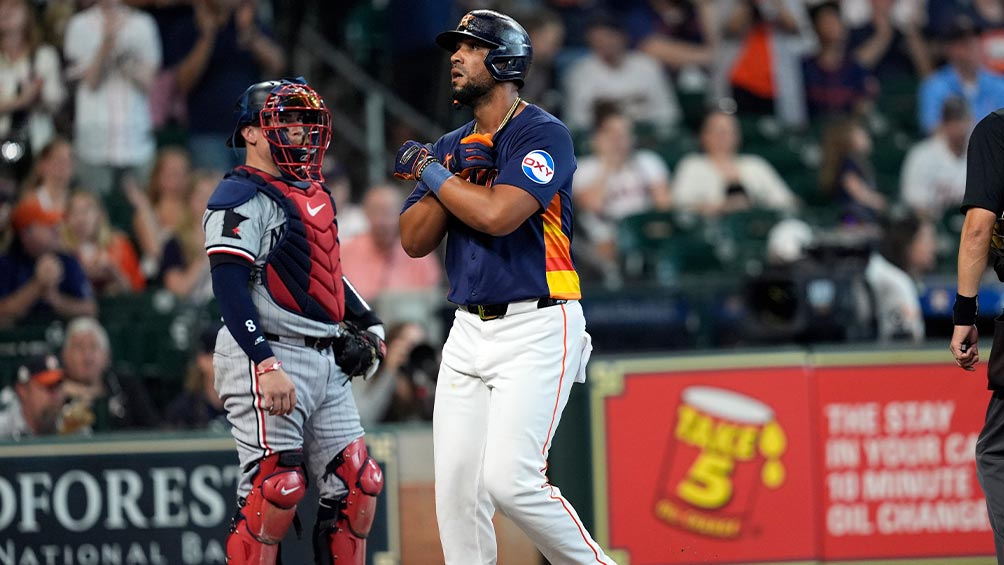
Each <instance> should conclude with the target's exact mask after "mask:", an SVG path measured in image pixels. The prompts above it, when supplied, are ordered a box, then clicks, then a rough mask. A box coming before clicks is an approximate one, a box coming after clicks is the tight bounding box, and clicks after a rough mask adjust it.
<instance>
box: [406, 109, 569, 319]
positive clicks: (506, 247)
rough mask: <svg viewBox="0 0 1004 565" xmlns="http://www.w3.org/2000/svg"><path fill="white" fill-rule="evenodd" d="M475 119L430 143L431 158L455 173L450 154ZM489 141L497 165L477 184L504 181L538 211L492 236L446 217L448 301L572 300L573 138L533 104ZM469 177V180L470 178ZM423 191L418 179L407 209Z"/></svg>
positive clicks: (563, 127) (472, 126) (566, 129)
mask: <svg viewBox="0 0 1004 565" xmlns="http://www.w3.org/2000/svg"><path fill="white" fill-rule="evenodd" d="M473 129H474V121H473V120H472V121H471V122H469V123H467V124H465V125H464V126H463V127H461V128H459V129H457V130H454V131H452V132H450V133H448V134H446V135H444V136H443V137H441V138H439V140H438V141H437V142H436V143H435V144H434V146H433V147H434V150H435V154H436V157H437V158H438V159H439V160H440V161H441V162H442V163H443V165H444V166H446V168H448V169H450V170H451V171H452V172H457V171H456V170H454V169H455V167H454V166H453V163H451V161H452V157H453V153H454V152H455V151H456V149H457V146H458V145H459V143H460V140H461V139H462V138H464V137H465V136H467V135H470V134H471V133H472V131H473ZM493 142H494V150H495V165H496V167H497V168H496V169H495V170H491V171H487V173H482V174H481V175H479V179H478V184H483V185H486V186H489V187H490V186H492V185H495V184H506V185H512V186H516V187H519V188H521V189H523V190H525V191H527V192H528V193H530V194H531V195H532V196H533V197H534V198H535V199H537V202H539V203H540V209H541V211H540V212H539V213H537V214H535V215H533V216H531V217H530V219H529V220H527V221H526V222H524V223H523V224H521V225H520V226H519V227H518V228H516V230H515V231H514V232H512V233H511V234H509V235H506V236H502V237H495V236H491V235H488V234H486V233H482V232H479V231H477V230H475V229H473V228H471V227H469V226H467V225H465V224H464V223H463V222H461V221H459V220H457V219H455V218H451V219H450V221H449V224H448V225H447V240H446V272H447V275H448V276H449V280H450V291H449V294H448V296H447V298H448V300H450V301H451V302H453V303H454V304H501V303H505V302H514V301H517V300H525V299H530V298H541V297H551V298H559V299H567V300H577V299H579V298H580V297H581V291H580V287H579V275H578V273H576V271H575V265H574V263H573V262H572V253H571V240H572V173H574V172H575V166H576V165H575V152H574V150H573V147H572V137H571V135H570V134H569V133H568V128H566V127H565V125H564V124H562V123H561V122H560V121H559V120H558V119H557V118H555V117H554V116H552V115H551V114H548V113H547V112H545V111H544V110H542V109H540V108H538V107H537V106H534V105H532V104H531V105H528V106H527V107H526V108H525V109H524V110H523V111H522V112H520V113H519V114H517V115H516V116H514V117H513V118H512V119H511V120H510V121H509V123H508V125H506V127H505V128H504V129H503V130H502V131H501V132H500V133H499V134H498V135H497V137H496V138H495V139H493ZM471 180H472V182H473V179H471ZM426 192H427V189H426V187H425V186H424V185H422V184H419V186H418V187H416V190H414V191H413V192H412V194H411V196H409V197H408V200H407V202H405V205H404V210H407V209H408V208H409V207H411V206H412V205H413V204H414V203H415V202H417V201H418V200H419V199H420V198H422V196H424V195H425V193H426Z"/></svg>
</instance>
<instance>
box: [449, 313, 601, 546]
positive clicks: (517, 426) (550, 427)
mask: <svg viewBox="0 0 1004 565" xmlns="http://www.w3.org/2000/svg"><path fill="white" fill-rule="evenodd" d="M590 350H591V345H590V340H589V334H587V333H586V325H585V319H584V318H583V315H582V307H581V305H580V304H579V303H578V302H576V301H570V302H568V303H566V304H562V305H557V306H551V307H548V308H541V309H538V308H537V305H536V300H532V301H526V302H520V303H515V304H511V305H510V307H509V313H508V314H507V315H506V316H505V317H503V318H499V319H496V320H489V321H482V320H481V319H480V318H479V317H478V316H477V315H476V314H471V313H469V312H467V311H466V310H457V313H456V317H455V320H454V323H453V327H452V329H451V330H450V335H449V338H448V339H447V342H446V345H445V346H444V348H443V362H442V366H441V367H440V372H439V381H438V383H437V386H436V407H435V413H434V418H433V441H434V446H435V472H436V478H435V481H436V515H437V518H438V521H439V535H440V539H441V541H442V544H443V553H444V555H445V557H446V563H447V565H474V564H483V565H494V564H495V562H496V558H497V549H496V542H495V531H494V529H493V527H492V522H491V520H492V515H493V514H494V513H495V510H496V509H497V510H500V511H501V512H503V513H504V514H505V515H506V516H508V517H509V518H510V519H511V520H512V521H513V522H514V523H515V524H516V525H518V526H519V527H520V528H521V529H522V530H523V531H524V532H526V534H527V535H528V536H529V537H530V539H531V540H533V542H534V544H536V546H537V548H538V549H539V550H540V551H541V553H543V554H544V556H545V557H546V558H547V559H548V561H550V562H551V564H552V565H573V564H574V565H584V564H602V565H616V564H615V563H614V561H612V560H611V559H610V558H609V557H607V555H606V554H605V553H604V552H603V550H602V549H601V548H600V547H599V545H597V543H596V542H595V541H594V540H593V538H592V537H591V536H590V535H589V532H587V531H586V529H585V527H583V525H582V522H581V520H579V517H578V515H577V514H576V513H575V510H574V509H573V508H572V505H571V504H569V502H568V501H567V500H565V499H564V498H563V497H562V496H561V493H560V491H559V490H558V488H557V487H555V486H553V485H551V484H550V483H548V480H547V477H546V475H545V471H546V470H547V453H548V451H549V450H550V447H551V439H552V438H553V437H554V432H555V430H556V429H557V427H558V422H559V420H560V419H561V412H562V410H563V409H564V408H565V404H566V402H567V401H568V394H569V391H570V390H571V387H572V384H573V382H574V381H575V380H576V378H577V377H579V376H581V375H584V373H583V372H582V371H581V369H583V368H584V367H585V363H586V361H587V360H588V356H589V351H590Z"/></svg>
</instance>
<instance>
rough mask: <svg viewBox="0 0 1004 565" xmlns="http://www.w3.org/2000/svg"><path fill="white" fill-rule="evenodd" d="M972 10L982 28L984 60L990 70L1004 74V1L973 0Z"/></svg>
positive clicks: (977, 23)
mask: <svg viewBox="0 0 1004 565" xmlns="http://www.w3.org/2000/svg"><path fill="white" fill-rule="evenodd" d="M972 10H973V20H974V21H975V22H976V27H978V28H979V29H980V45H981V46H982V50H983V62H984V63H985V64H986V65H987V68H988V69H989V70H990V72H992V73H996V74H1004V2H1002V1H1001V0H972Z"/></svg>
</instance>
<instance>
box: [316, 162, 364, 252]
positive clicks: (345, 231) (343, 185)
mask: <svg viewBox="0 0 1004 565" xmlns="http://www.w3.org/2000/svg"><path fill="white" fill-rule="evenodd" d="M324 159H325V162H326V164H325V165H324V184H325V185H326V186H327V187H328V190H330V191H331V198H332V199H334V201H335V209H336V210H338V241H340V242H341V244H342V245H345V244H346V243H348V242H349V240H351V239H352V238H354V237H356V236H357V235H360V234H363V233H366V231H367V230H369V222H368V221H367V220H366V212H364V211H363V207H362V206H360V205H359V203H358V202H356V201H355V200H353V198H352V181H351V180H350V179H349V175H348V172H347V171H346V170H345V167H343V166H342V165H341V164H339V163H337V162H334V158H331V159H332V164H331V165H330V166H329V165H328V164H327V162H328V159H329V156H328V155H325V157H324Z"/></svg>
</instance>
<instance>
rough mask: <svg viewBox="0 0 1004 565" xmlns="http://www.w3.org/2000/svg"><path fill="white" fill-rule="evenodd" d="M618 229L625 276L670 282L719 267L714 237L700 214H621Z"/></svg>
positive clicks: (719, 262)
mask: <svg viewBox="0 0 1004 565" xmlns="http://www.w3.org/2000/svg"><path fill="white" fill-rule="evenodd" d="M618 229H619V233H618V241H617V243H618V248H619V250H620V254H621V258H622V262H623V264H624V273H625V276H626V277H627V278H629V279H634V280H647V281H649V282H656V283H659V284H662V285H672V284H675V283H676V282H678V280H679V279H680V278H681V277H685V276H689V275H693V274H699V273H705V272H709V271H715V270H720V269H721V268H722V264H721V261H720V260H719V257H718V249H717V247H716V244H717V241H716V240H715V238H714V234H713V233H711V230H710V227H709V226H708V225H707V224H706V223H705V222H704V220H703V219H702V218H701V217H700V216H697V215H694V214H688V213H682V212H646V213H643V214H636V215H634V216H629V217H627V218H624V219H623V220H622V221H621V223H620V225H619V228H618Z"/></svg>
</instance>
